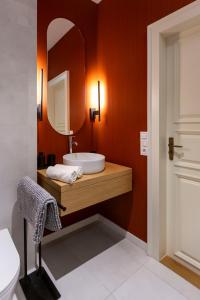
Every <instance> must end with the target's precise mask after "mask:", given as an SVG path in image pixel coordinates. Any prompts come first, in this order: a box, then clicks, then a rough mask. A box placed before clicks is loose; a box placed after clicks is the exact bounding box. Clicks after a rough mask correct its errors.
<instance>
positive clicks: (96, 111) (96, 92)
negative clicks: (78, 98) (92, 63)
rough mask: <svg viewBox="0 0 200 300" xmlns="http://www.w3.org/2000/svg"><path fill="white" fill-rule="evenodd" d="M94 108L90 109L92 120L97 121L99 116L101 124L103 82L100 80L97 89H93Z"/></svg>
mask: <svg viewBox="0 0 200 300" xmlns="http://www.w3.org/2000/svg"><path fill="white" fill-rule="evenodd" d="M91 98H92V107H91V108H90V120H91V121H93V122H94V121H95V119H96V116H99V118H98V119H99V122H100V121H101V82H100V81H99V80H98V82H97V88H96V87H92V89H91Z"/></svg>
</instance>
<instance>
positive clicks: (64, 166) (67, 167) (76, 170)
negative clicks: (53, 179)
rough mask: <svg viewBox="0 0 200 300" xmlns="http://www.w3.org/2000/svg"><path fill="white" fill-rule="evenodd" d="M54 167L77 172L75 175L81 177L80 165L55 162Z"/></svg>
mask: <svg viewBox="0 0 200 300" xmlns="http://www.w3.org/2000/svg"><path fill="white" fill-rule="evenodd" d="M55 167H56V168H61V169H62V170H66V171H67V172H70V171H71V172H73V171H75V172H76V173H77V177H78V178H81V177H82V176H83V169H82V168H81V167H80V166H66V165H61V164H57V165H55Z"/></svg>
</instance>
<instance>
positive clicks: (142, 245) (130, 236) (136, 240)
mask: <svg viewBox="0 0 200 300" xmlns="http://www.w3.org/2000/svg"><path fill="white" fill-rule="evenodd" d="M99 221H101V222H102V223H104V224H105V225H107V226H108V227H110V228H111V229H112V230H113V231H115V232H117V233H118V234H120V235H121V236H123V237H124V238H127V240H129V241H130V242H132V243H134V244H135V245H137V246H138V247H140V248H141V249H143V250H145V251H147V243H145V242H144V241H142V240H140V239H139V238H138V237H136V236H135V235H133V234H132V233H130V232H128V231H126V230H125V229H123V228H122V227H120V226H119V225H117V224H115V223H114V222H112V221H110V220H109V219H107V218H105V217H103V216H102V215H99Z"/></svg>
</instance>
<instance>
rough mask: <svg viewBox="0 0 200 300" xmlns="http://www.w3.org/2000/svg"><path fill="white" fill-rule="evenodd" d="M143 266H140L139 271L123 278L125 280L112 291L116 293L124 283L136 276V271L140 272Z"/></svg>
mask: <svg viewBox="0 0 200 300" xmlns="http://www.w3.org/2000/svg"><path fill="white" fill-rule="evenodd" d="M142 267H143V266H140V267H139V269H138V270H137V271H135V272H134V273H132V274H131V275H130V276H129V277H128V278H126V279H125V280H123V282H121V283H120V285H119V286H118V287H116V288H115V289H114V290H113V291H112V292H111V294H113V295H114V293H115V292H116V291H117V290H119V289H120V288H121V287H122V285H124V284H125V283H126V282H127V281H128V280H129V279H130V278H131V277H132V276H134V275H135V274H136V273H138V272H139V271H140V269H141V268H142ZM114 296H115V295H114Z"/></svg>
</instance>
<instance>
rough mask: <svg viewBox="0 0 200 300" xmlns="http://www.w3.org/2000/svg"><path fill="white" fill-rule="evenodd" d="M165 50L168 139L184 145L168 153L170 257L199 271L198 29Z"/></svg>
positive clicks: (171, 41) (169, 42)
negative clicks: (176, 258)
mask: <svg viewBox="0 0 200 300" xmlns="http://www.w3.org/2000/svg"><path fill="white" fill-rule="evenodd" d="M166 49H167V123H168V125H167V137H168V138H169V137H171V138H174V144H175V145H178V146H181V147H182V148H179V147H170V150H171V151H172V152H171V155H172V156H173V150H174V157H173V160H170V157H169V154H167V213H168V216H167V224H168V225H167V240H168V243H167V246H168V254H170V255H172V256H174V257H178V258H180V259H181V260H183V261H184V262H187V263H189V264H191V265H193V266H195V267H197V268H198V269H200V26H199V27H198V26H196V27H193V28H192V29H190V30H187V31H184V32H181V33H180V34H179V35H177V36H175V35H174V36H173V37H170V38H169V39H168V40H167V47H166ZM170 142H171V143H172V142H173V140H172V139H171V140H170ZM168 143H169V140H167V141H166V147H168ZM171 159H172V157H171Z"/></svg>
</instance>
